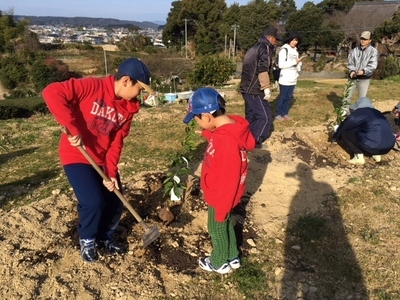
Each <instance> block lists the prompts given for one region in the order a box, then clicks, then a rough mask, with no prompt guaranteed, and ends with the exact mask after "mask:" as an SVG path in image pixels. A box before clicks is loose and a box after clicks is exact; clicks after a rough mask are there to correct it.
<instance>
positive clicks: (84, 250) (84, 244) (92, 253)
mask: <svg viewBox="0 0 400 300" xmlns="http://www.w3.org/2000/svg"><path fill="white" fill-rule="evenodd" d="M79 244H80V246H81V257H82V259H83V261H85V262H88V263H92V262H95V261H97V260H98V259H99V255H98V254H97V250H96V245H95V243H94V240H91V239H79Z"/></svg>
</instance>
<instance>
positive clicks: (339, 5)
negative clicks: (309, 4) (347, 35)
mask: <svg viewBox="0 0 400 300" xmlns="http://www.w3.org/2000/svg"><path fill="white" fill-rule="evenodd" d="M355 2H356V1H355V0H322V1H321V2H320V3H318V4H317V7H318V8H320V9H322V11H323V12H324V13H327V14H332V13H334V12H335V11H343V12H345V13H347V12H349V10H350V9H351V8H352V7H353V5H354V3H355ZM360 2H363V1H360Z"/></svg>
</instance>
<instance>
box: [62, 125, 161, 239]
mask: <svg viewBox="0 0 400 300" xmlns="http://www.w3.org/2000/svg"><path fill="white" fill-rule="evenodd" d="M63 130H64V132H65V133H66V134H67V135H68V136H69V137H70V136H71V134H70V133H69V132H68V129H67V128H65V127H64V128H63ZM78 149H79V151H80V152H81V153H82V154H83V156H84V157H85V158H86V159H87V160H88V161H89V162H90V164H91V165H92V167H93V168H95V170H96V171H97V173H99V175H100V176H101V177H102V178H103V179H104V180H105V181H110V178H108V177H107V175H106V174H104V172H103V170H102V169H101V168H100V167H99V166H98V165H97V164H96V162H95V161H94V160H93V158H92V157H91V156H90V155H89V153H87V151H86V150H85V149H84V148H83V147H82V146H78ZM114 193H115V194H116V195H117V196H118V198H119V199H120V200H121V201H122V203H123V204H124V205H125V207H126V208H127V209H128V210H129V211H130V212H131V214H132V215H133V216H134V217H135V219H136V220H137V221H138V222H139V224H140V225H142V226H143V229H144V234H143V247H147V246H148V245H150V244H151V243H152V242H154V241H155V240H156V239H157V238H158V237H159V236H160V232H159V231H158V228H157V226H156V225H154V226H152V227H149V226H147V224H146V223H145V222H144V220H143V219H142V218H141V217H140V216H139V214H138V213H137V212H136V211H135V209H134V208H133V207H132V205H130V203H129V202H128V200H126V198H125V197H124V195H122V193H121V192H120V191H119V190H118V189H114Z"/></svg>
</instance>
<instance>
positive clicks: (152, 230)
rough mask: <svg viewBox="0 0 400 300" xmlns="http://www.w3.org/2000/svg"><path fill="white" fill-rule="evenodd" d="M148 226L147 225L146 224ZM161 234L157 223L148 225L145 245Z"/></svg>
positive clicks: (144, 236) (144, 238) (145, 233)
mask: <svg viewBox="0 0 400 300" xmlns="http://www.w3.org/2000/svg"><path fill="white" fill-rule="evenodd" d="M146 227H147V226H146ZM159 236H160V231H158V228H157V226H156V225H154V226H152V227H147V228H146V230H145V231H144V234H143V247H144V248H146V247H147V246H148V245H150V244H151V243H152V242H154V241H155V240H156V239H158V237H159Z"/></svg>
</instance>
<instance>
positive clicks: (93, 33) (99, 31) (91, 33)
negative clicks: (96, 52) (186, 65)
mask: <svg viewBox="0 0 400 300" xmlns="http://www.w3.org/2000/svg"><path fill="white" fill-rule="evenodd" d="M29 30H30V31H32V32H34V33H36V34H37V36H38V39H39V42H40V43H42V44H70V43H81V44H82V43H89V44H92V45H103V44H115V43H118V42H119V41H120V40H121V39H122V38H124V37H128V36H132V35H135V34H143V35H145V36H148V37H150V38H151V40H152V41H153V44H154V46H155V47H160V48H165V45H164V44H163V43H162V40H161V38H162V31H161V30H158V29H152V28H149V29H142V30H138V31H134V32H131V31H129V30H128V28H123V27H121V28H115V29H105V28H100V27H91V28H86V27H83V28H79V29H77V28H73V27H69V26H63V25H59V26H54V25H31V26H29Z"/></svg>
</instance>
